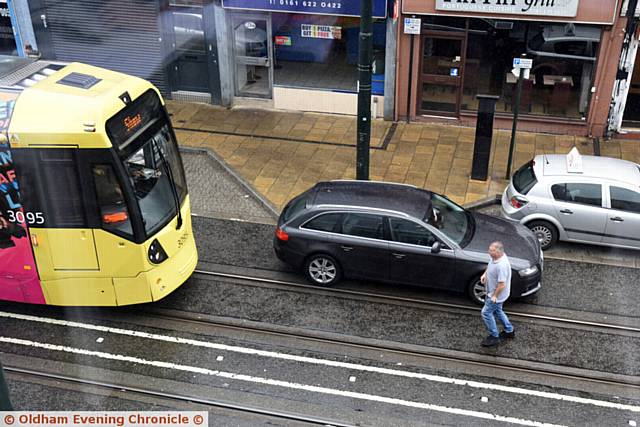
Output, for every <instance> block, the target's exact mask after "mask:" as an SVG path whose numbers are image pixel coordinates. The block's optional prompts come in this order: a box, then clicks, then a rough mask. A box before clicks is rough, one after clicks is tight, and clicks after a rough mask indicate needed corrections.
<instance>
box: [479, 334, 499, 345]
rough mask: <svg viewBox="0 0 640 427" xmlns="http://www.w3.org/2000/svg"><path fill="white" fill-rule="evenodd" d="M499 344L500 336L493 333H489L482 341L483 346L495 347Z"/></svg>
mask: <svg viewBox="0 0 640 427" xmlns="http://www.w3.org/2000/svg"><path fill="white" fill-rule="evenodd" d="M498 344H500V337H494V336H493V335H489V336H488V337H486V338H485V339H483V340H482V342H481V343H480V345H482V346H483V347H493V346H494V345H498Z"/></svg>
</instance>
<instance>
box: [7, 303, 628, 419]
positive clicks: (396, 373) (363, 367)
mask: <svg viewBox="0 0 640 427" xmlns="http://www.w3.org/2000/svg"><path fill="white" fill-rule="evenodd" d="M0 317H6V318H12V319H19V320H26V321H31V322H39V323H47V324H52V325H59V326H66V327H72V328H80V329H87V330H91V331H100V332H107V333H112V334H118V335H126V336H131V337H138V338H147V339H152V340H157V341H163V342H170V343H175V344H187V345H192V346H195V347H204V348H210V349H215V350H223V351H230V352H235V353H241V354H248V355H253V356H262V357H270V358H274V359H281V360H289V361H295V362H302V363H311V364H315V365H322V366H330V367H334V368H345V369H351V370H357V371H365V372H374V373H377V374H384V375H394V376H399V377H404V378H413V379H420V380H425V381H431V382H438V383H443V384H452V385H459V386H467V387H472V388H476V389H483V390H493V391H500V392H504V393H514V394H522V395H527V396H534V397H540V398H544V399H553V400H560V401H564V402H572V403H580V404H585V405H593V406H598V407H602V408H611V409H618V410H623V411H631V412H638V413H640V406H634V405H624V404H620V403H614V402H607V401H604V400H596V399H587V398H583V397H578V396H569V395H564V394H559V393H551V392H546V391H539V390H530V389H526V388H520V387H510V386H503V385H499V384H491V383H483V382H478V381H467V380H462V379H458V378H449V377H443V376H440V375H430V374H422V373H419V372H409V371H400V370H396V369H389V368H380V367H377V366H366V365H358V364H355V363H348V362H338V361H335V360H327V359H317V358H313V357H306V356H296V355H292V354H286V353H278V352H273V351H265V350H256V349H252V348H246V347H237V346H230V345H226V344H218V343H212V342H207V341H199V340H192V339H187V338H180V337H172V336H168V335H159V334H150V333H148V332H140V331H133V330H129V329H120V328H111V327H108V326H101V325H94V324H91V323H80V322H73V321H68V320H60V319H53V318H49V317H37V316H30V315H27V314H17V313H9V312H3V311H0Z"/></svg>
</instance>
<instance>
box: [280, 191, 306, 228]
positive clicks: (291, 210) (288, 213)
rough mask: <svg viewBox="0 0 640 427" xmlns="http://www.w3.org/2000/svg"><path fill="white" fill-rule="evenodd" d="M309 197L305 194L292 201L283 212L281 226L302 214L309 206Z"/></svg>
mask: <svg viewBox="0 0 640 427" xmlns="http://www.w3.org/2000/svg"><path fill="white" fill-rule="evenodd" d="M307 197H308V195H307V194H303V195H301V196H298V197H297V198H295V199H293V200H292V201H290V202H289V204H287V206H285V207H284V210H283V211H282V215H281V216H280V224H284V223H285V222H288V221H289V220H290V219H291V218H293V217H294V216H296V215H298V214H299V213H300V212H302V211H303V210H304V208H305V207H306V206H307Z"/></svg>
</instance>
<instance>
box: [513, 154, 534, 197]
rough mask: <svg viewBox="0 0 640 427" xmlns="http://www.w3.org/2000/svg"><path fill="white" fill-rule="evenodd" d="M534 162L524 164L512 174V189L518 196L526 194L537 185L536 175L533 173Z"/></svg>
mask: <svg viewBox="0 0 640 427" xmlns="http://www.w3.org/2000/svg"><path fill="white" fill-rule="evenodd" d="M533 165H534V162H533V160H531V161H530V162H528V163H525V164H524V165H522V167H520V169H518V170H517V171H516V173H514V174H513V179H512V182H513V187H514V188H515V189H516V191H517V192H518V193H520V194H527V193H528V192H529V190H531V189H532V188H533V186H534V185H536V184H537V183H538V179H537V178H536V174H535V173H534V172H533Z"/></svg>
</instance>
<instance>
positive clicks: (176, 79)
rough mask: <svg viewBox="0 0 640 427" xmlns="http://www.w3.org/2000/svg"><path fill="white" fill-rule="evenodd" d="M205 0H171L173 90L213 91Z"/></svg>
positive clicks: (171, 73)
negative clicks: (206, 29) (210, 77)
mask: <svg viewBox="0 0 640 427" xmlns="http://www.w3.org/2000/svg"><path fill="white" fill-rule="evenodd" d="M203 3H204V0H197V1H194V0H188V1H185V0H170V2H169V7H168V13H167V17H168V19H169V28H170V29H171V30H172V32H173V37H174V40H173V61H172V63H171V66H170V76H171V82H172V85H171V86H172V90H173V91H188V92H201V93H206V94H209V93H210V88H209V64H208V61H207V42H206V36H205V28H206V25H205V16H204V4H203ZM209 96H210V95H209Z"/></svg>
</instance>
